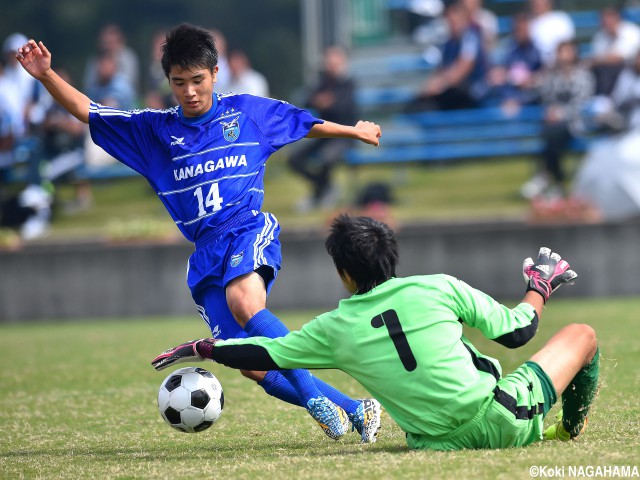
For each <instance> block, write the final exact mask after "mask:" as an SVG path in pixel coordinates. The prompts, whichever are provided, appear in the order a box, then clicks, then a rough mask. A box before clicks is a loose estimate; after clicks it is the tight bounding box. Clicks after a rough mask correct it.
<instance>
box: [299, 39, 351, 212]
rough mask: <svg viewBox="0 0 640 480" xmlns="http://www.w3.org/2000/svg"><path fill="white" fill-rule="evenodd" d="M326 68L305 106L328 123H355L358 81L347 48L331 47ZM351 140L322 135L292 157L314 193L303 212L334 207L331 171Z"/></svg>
mask: <svg viewBox="0 0 640 480" xmlns="http://www.w3.org/2000/svg"><path fill="white" fill-rule="evenodd" d="M323 63H324V68H323V71H322V73H321V75H320V79H319V81H318V83H317V84H316V86H315V87H314V88H313V89H312V90H311V92H310V94H309V95H308V97H307V100H306V102H305V106H306V107H308V108H311V109H313V110H314V111H315V113H316V115H317V116H319V117H320V118H323V119H324V120H327V121H329V122H335V123H341V124H352V123H354V122H355V121H356V119H357V114H356V101H355V83H354V81H353V79H352V78H351V76H350V75H349V60H348V57H347V53H346V52H345V50H344V49H342V48H341V47H337V46H331V47H328V48H327V49H326V50H325V52H324V59H323ZM350 145H351V140H349V139H345V138H319V139H309V140H305V141H304V142H303V143H302V145H301V147H300V148H299V149H297V150H295V151H294V152H293V153H292V154H291V156H290V158H289V166H290V167H291V169H292V170H293V171H295V172H297V173H299V174H300V175H302V176H303V177H304V178H306V179H307V180H309V181H310V182H311V185H312V187H313V193H312V195H311V197H310V198H308V199H305V200H304V201H303V202H302V203H301V204H300V205H299V210H300V211H308V210H311V209H314V208H321V207H331V206H333V204H334V203H335V202H336V201H337V196H338V195H337V191H336V189H335V187H334V186H333V185H332V182H331V172H332V171H333V169H334V167H335V166H336V165H337V164H338V162H340V160H342V157H343V156H344V153H345V151H346V150H347V149H348V148H349V146H350Z"/></svg>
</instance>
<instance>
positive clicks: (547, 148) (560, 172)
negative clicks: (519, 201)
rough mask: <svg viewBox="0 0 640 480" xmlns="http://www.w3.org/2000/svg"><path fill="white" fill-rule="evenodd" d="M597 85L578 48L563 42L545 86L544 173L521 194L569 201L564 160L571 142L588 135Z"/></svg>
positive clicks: (542, 92)
mask: <svg viewBox="0 0 640 480" xmlns="http://www.w3.org/2000/svg"><path fill="white" fill-rule="evenodd" d="M594 83H595V82H594V79H593V76H592V74H591V72H590V71H589V70H588V69H587V68H585V67H583V66H581V65H580V63H579V55H578V48H577V46H576V44H575V43H574V42H572V41H568V42H561V43H560V44H559V45H558V48H557V52H556V62H555V65H554V67H553V68H551V69H550V70H549V71H547V72H545V74H544V77H543V79H542V82H541V90H540V95H541V99H542V104H543V107H544V121H543V129H542V140H543V142H544V148H543V151H542V156H541V157H542V158H541V160H542V170H541V171H540V172H539V173H537V174H536V175H535V176H534V177H533V178H532V179H531V180H530V181H528V182H527V183H526V184H525V185H523V187H522V190H521V193H522V195H523V196H524V197H525V198H529V199H533V198H535V197H538V196H539V195H541V194H545V196H546V197H547V198H549V199H561V198H564V197H565V191H566V185H565V180H566V173H565V169H564V167H563V164H562V163H563V158H564V155H565V153H566V151H567V149H568V147H569V145H570V142H571V140H572V139H573V138H574V137H576V136H578V135H580V134H581V133H584V130H585V125H584V122H583V116H582V113H583V109H584V107H585V106H586V105H587V102H588V101H589V100H590V99H591V98H592V97H593V93H594Z"/></svg>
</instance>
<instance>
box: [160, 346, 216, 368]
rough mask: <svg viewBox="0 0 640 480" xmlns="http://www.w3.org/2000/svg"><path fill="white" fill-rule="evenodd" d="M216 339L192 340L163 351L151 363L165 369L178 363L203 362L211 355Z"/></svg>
mask: <svg viewBox="0 0 640 480" xmlns="http://www.w3.org/2000/svg"><path fill="white" fill-rule="evenodd" d="M216 341H217V340H216V339H214V338H202V339H200V340H191V341H190V342H186V343H183V344H182V345H178V346H177V347H173V348H170V349H169V350H166V351H164V352H162V353H161V354H160V355H158V356H157V357H156V358H154V359H153V360H152V361H151V365H153V368H155V369H156V370H164V369H165V368H167V367H169V366H171V365H173V364H176V363H184V362H202V361H203V360H204V359H205V358H209V357H210V355H211V351H212V350H213V346H214V345H215V344H216Z"/></svg>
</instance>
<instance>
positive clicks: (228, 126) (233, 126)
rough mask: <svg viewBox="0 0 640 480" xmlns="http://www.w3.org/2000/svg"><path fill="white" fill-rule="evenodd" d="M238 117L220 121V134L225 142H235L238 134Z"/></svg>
mask: <svg viewBox="0 0 640 480" xmlns="http://www.w3.org/2000/svg"><path fill="white" fill-rule="evenodd" d="M238 118H239V117H236V118H234V119H233V120H231V121H230V122H220V124H221V125H222V134H223V135H224V139H225V140H226V141H227V142H235V141H236V140H237V139H238V137H239V136H240V124H239V123H238Z"/></svg>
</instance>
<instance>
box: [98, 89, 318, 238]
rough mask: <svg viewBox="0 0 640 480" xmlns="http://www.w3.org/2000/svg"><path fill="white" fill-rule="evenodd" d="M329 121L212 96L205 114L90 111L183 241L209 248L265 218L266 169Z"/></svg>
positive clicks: (278, 105) (256, 100) (108, 145)
mask: <svg viewBox="0 0 640 480" xmlns="http://www.w3.org/2000/svg"><path fill="white" fill-rule="evenodd" d="M322 122H323V121H322V120H320V119H318V118H316V117H314V116H312V115H311V114H310V113H309V112H307V111H306V110H301V109H299V108H296V107H294V106H292V105H290V104H288V103H286V102H283V101H280V100H273V99H270V98H262V97H256V96H253V95H235V94H229V95H219V94H215V93H214V95H213V105H212V107H211V109H210V110H209V112H207V113H206V114H204V115H202V116H200V117H195V118H187V117H184V116H183V115H182V109H181V108H180V107H174V108H171V109H168V110H150V109H147V110H131V111H123V110H118V109H114V108H111V107H105V106H102V105H99V104H96V103H93V102H92V103H91V107H90V110H89V126H90V131H91V138H92V139H93V141H94V142H95V143H96V144H97V145H99V146H101V147H102V148H103V149H104V150H105V151H106V152H107V153H109V154H110V155H111V156H113V157H114V158H116V159H118V160H120V161H121V162H122V163H124V164H126V165H128V166H129V167H131V168H133V169H134V170H135V171H137V172H138V173H140V174H141V175H143V176H144V177H145V178H146V179H147V180H148V181H149V183H150V184H151V186H152V187H153V189H154V190H155V191H156V193H157V194H158V196H159V197H160V200H162V202H163V203H164V205H165V207H166V208H167V210H168V211H169V214H170V215H171V217H172V218H173V220H174V221H175V222H176V224H177V225H178V228H179V229H180V230H181V231H182V233H183V234H184V236H185V237H186V238H187V239H188V240H190V241H192V242H198V243H200V242H204V241H206V240H207V239H209V238H211V237H213V236H215V235H218V234H219V232H220V230H221V229H224V226H225V225H226V224H228V223H229V222H231V221H233V219H234V218H239V216H240V215H243V214H245V213H246V212H250V211H252V210H260V209H261V207H262V202H263V199H264V187H263V183H264V169H265V164H266V161H267V159H268V158H269V156H270V155H271V154H272V153H273V152H275V151H276V150H278V149H279V148H281V147H283V146H284V145H287V144H289V143H292V142H295V141H296V140H299V139H300V138H303V137H305V136H306V135H307V133H309V130H311V128H312V127H313V125H315V124H317V123H322Z"/></svg>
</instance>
